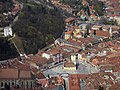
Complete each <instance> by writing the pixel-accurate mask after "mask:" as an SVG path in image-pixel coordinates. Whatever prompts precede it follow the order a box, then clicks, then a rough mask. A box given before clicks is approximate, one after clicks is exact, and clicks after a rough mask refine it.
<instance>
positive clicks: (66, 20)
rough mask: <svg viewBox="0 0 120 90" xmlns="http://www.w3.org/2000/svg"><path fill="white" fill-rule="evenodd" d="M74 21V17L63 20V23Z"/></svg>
mask: <svg viewBox="0 0 120 90" xmlns="http://www.w3.org/2000/svg"><path fill="white" fill-rule="evenodd" d="M74 19H75V18H74V17H69V18H67V19H65V22H66V23H68V22H71V21H73V20H74Z"/></svg>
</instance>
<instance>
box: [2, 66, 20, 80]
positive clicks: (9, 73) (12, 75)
mask: <svg viewBox="0 0 120 90" xmlns="http://www.w3.org/2000/svg"><path fill="white" fill-rule="evenodd" d="M18 75H19V73H18V69H10V68H7V69H0V79H18Z"/></svg>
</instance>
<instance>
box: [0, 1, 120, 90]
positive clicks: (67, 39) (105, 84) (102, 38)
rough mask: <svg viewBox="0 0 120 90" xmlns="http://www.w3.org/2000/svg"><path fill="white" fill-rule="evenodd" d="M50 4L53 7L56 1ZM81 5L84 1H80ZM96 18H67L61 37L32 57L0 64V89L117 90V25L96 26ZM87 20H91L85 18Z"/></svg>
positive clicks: (119, 49)
mask: <svg viewBox="0 0 120 90" xmlns="http://www.w3.org/2000/svg"><path fill="white" fill-rule="evenodd" d="M104 1H105V0H104ZM52 2H53V4H55V2H57V1H53V0H52ZM105 2H106V1H105ZM111 2H112V1H111ZM57 3H59V2H57ZM85 3H87V1H86V0H83V4H85ZM87 4H89V3H87ZM73 16H74V15H73ZM96 17H97V18H99V16H95V19H94V20H95V22H94V23H90V22H89V21H83V20H82V21H81V19H80V18H78V17H72V16H71V17H67V18H66V19H65V20H64V22H65V24H66V27H65V30H64V32H63V34H62V35H61V37H60V38H58V39H56V40H55V41H54V43H53V44H50V45H48V46H47V47H45V48H43V49H41V50H39V51H38V53H37V54H35V55H33V54H28V55H27V56H26V57H24V56H21V57H18V58H13V59H9V60H5V61H2V62H0V85H1V87H3V88H6V87H4V86H6V85H7V86H9V87H10V88H14V89H16V88H19V89H20V90H21V89H23V90H38V89H39V90H63V88H64V89H66V90H119V89H120V87H119V86H120V67H119V65H120V26H116V25H104V24H99V23H97V22H99V20H98V19H96ZM91 18H94V17H90V16H89V19H91ZM8 71H9V72H8ZM13 73H14V74H13ZM12 90H13V89H12Z"/></svg>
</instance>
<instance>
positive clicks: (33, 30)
mask: <svg viewBox="0 0 120 90" xmlns="http://www.w3.org/2000/svg"><path fill="white" fill-rule="evenodd" d="M20 1H22V0H20ZM28 1H29V2H27V1H26V2H25V0H23V2H22V3H23V9H22V11H21V12H20V13H19V19H18V20H17V22H15V24H14V25H13V27H12V28H13V32H14V33H15V34H16V35H17V37H19V39H21V40H19V39H18V41H21V42H20V43H22V44H21V45H23V46H22V47H23V49H24V51H25V53H26V54H31V53H33V54H35V53H37V51H38V49H41V48H43V47H45V46H46V45H48V44H51V43H52V42H53V40H54V39H55V38H58V37H60V36H61V34H62V32H63V30H64V21H63V16H62V15H61V13H60V12H59V11H57V10H55V9H54V6H50V5H48V3H45V2H43V0H39V2H40V3H38V2H37V3H36V2H34V1H32V0H28ZM35 1H36V0H35ZM15 41H16V42H18V41H17V40H15ZM9 45H10V44H9ZM9 45H8V46H9ZM18 45H19V43H18ZM18 47H20V46H18ZM3 48H4V47H3ZM12 52H15V51H14V50H11V53H12ZM5 55H6V56H7V57H9V54H5ZM5 55H4V56H5ZM16 55H18V54H16V53H14V56H16Z"/></svg>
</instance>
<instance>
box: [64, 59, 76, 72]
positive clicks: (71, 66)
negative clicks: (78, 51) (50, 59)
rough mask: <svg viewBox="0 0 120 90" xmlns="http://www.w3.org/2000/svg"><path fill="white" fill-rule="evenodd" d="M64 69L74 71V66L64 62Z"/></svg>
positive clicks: (69, 62) (70, 62)
mask: <svg viewBox="0 0 120 90" xmlns="http://www.w3.org/2000/svg"><path fill="white" fill-rule="evenodd" d="M64 69H65V70H76V65H75V64H74V63H73V62H72V61H71V60H70V61H67V62H64Z"/></svg>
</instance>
